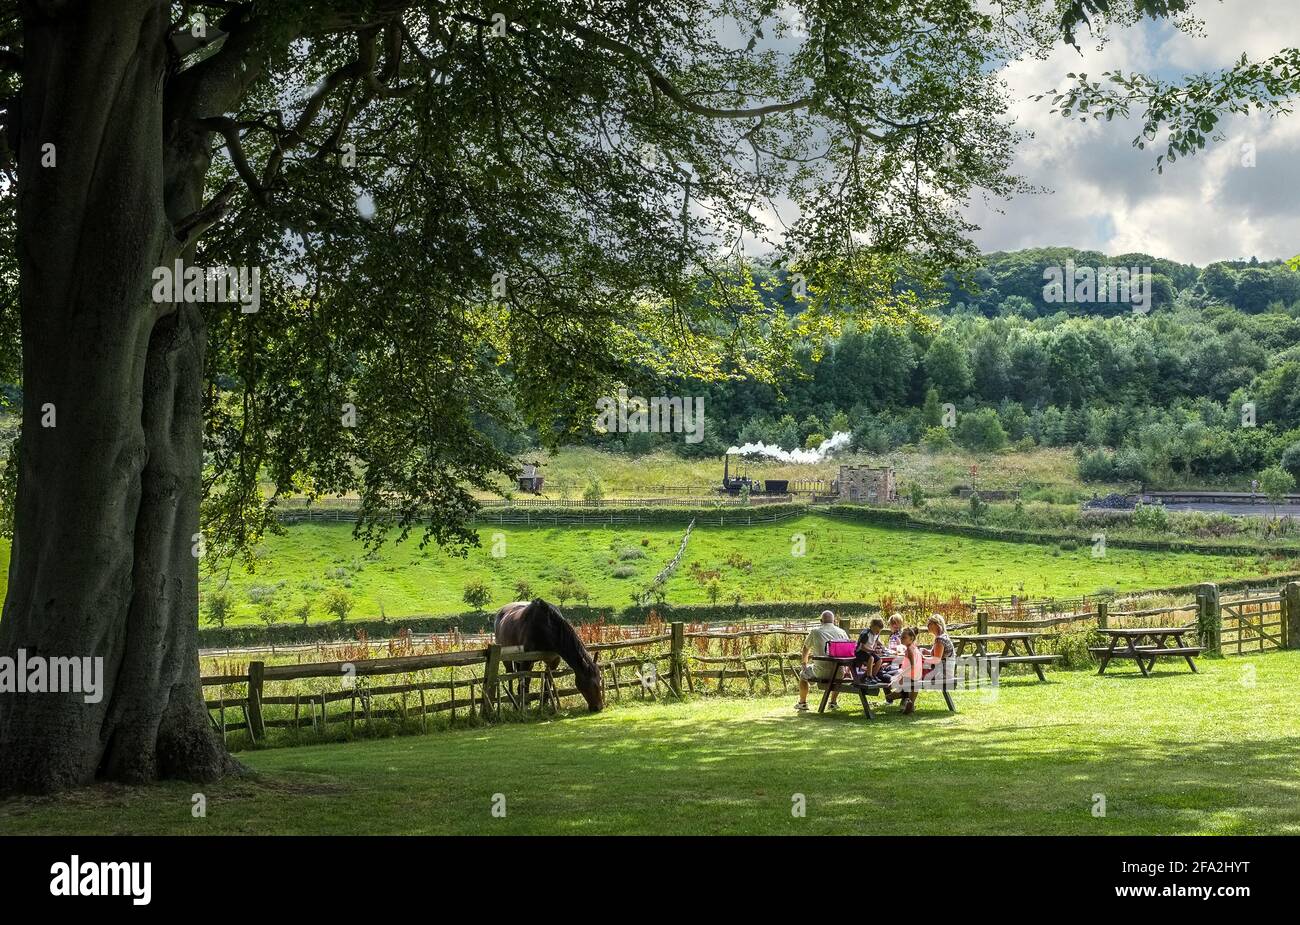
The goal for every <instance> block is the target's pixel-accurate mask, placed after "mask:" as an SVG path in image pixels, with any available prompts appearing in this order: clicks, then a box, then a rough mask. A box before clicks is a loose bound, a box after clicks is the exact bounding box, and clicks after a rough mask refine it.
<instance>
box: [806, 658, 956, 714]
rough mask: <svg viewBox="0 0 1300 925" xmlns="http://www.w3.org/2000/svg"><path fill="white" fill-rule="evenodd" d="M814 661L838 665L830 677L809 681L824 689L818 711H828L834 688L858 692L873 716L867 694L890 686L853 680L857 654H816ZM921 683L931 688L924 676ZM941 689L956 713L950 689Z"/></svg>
mask: <svg viewBox="0 0 1300 925" xmlns="http://www.w3.org/2000/svg"><path fill="white" fill-rule="evenodd" d="M879 657H880V659H881V660H882V661H886V662H890V661H895V660H897V659H899V658H901V656H898V655H893V654H889V653H886V654H885V655H882V656H879ZM813 661H815V662H831V663H832V664H834V665H835V666H836V668H835V669H834V671H835V673H834V674H832V675H831V676H830V677H829V678H824V679H823V678H818V679H816V680H814V681H811V682H809V683H811V684H816V685H817V686H818V687H820V688H822V689H823V693H822V700H821V703H819V704H818V705H817V712H818V713H824V712H826V702H827V701H828V700H830V696H831V691H832V690H838V691H841V692H843V691H852V692H853V693H855V694H857V695H858V699H859V700H860V701H862V712H863V713H865V714H866V717H867V719H871V718H872V715H871V704H870V703H868V702H867V694H878V693H880V692H881V691H883V690H884V689H885V688H887V687H888V686H889V685H888V684H873V683H870V682H862V681H855V680H853V666H854V664H856V663H857V657H856V656H847V657H845V658H835V657H833V656H830V655H814V656H813ZM842 669H847V670H848V672H849V677H848V678H843V677H842V673H843V672H842ZM920 685H921V686H920V688H919V690H928V689H931V688H926V687H925V679H924V678H922V679H921V681H920ZM940 690H942V691H943V699H944V701H945V702H946V703H947V704H948V709H949V710H951V711H952V712H953V713H956V712H957V705H956V704H954V703H953V702H952V694H951V693H949V690H948V687H947V685H943V686H941V687H940Z"/></svg>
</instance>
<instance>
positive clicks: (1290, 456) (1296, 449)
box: [1279, 440, 1300, 479]
mask: <svg viewBox="0 0 1300 925" xmlns="http://www.w3.org/2000/svg"><path fill="white" fill-rule="evenodd" d="M1279 465H1281V467H1282V468H1283V469H1285V470H1286V471H1287V472H1290V473H1291V474H1292V475H1293V476H1295V477H1296V478H1298V479H1300V440H1298V441H1296V442H1295V443H1293V444H1291V445H1290V446H1288V447H1287V448H1286V449H1285V450H1283V451H1282V458H1281V460H1280V461H1279Z"/></svg>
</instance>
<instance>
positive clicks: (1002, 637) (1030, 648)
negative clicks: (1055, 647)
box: [952, 633, 1060, 681]
mask: <svg viewBox="0 0 1300 925" xmlns="http://www.w3.org/2000/svg"><path fill="white" fill-rule="evenodd" d="M1039 635H1040V634H1038V633H976V634H972V635H967V636H954V637H953V638H952V644H953V648H954V649H955V650H956V653H957V657H958V658H961V657H962V656H963V655H964V654H965V653H964V652H963V650H964V649H965V648H966V647H967V646H968V645H969V646H973V647H974V648H975V652H974V655H975V657H976V658H978V659H983V660H987V661H989V662H991V663H996V664H997V666H998V668H1001V667H1002V666H1003V665H1033V666H1034V673H1035V674H1037V675H1038V680H1040V681H1046V680H1047V676H1046V675H1044V674H1043V666H1044V665H1050V664H1051V663H1052V662H1054V661H1056V660H1057V659H1058V658H1060V656H1059V655H1039V654H1038V653H1037V652H1035V651H1034V640H1035V639H1036V638H1038V637H1039ZM990 642H1000V643H1002V651H1001V652H996V653H990V652H989V643H990ZM1017 644H1019V645H1022V646H1024V649H1025V651H1024V652H1018V651H1016V645H1017Z"/></svg>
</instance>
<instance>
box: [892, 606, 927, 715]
mask: <svg viewBox="0 0 1300 925" xmlns="http://www.w3.org/2000/svg"><path fill="white" fill-rule="evenodd" d="M917 635H918V632H917V630H916V629H915V628H914V627H911V626H909V627H906V628H905V629H904V630H903V632H902V633H900V634H899V638H900V640H901V643H902V646H903V663H902V666H901V668H900V669H899V671H898V674H896V675H894V678H893V680H892V681H890V682H889V687H887V688H885V702H886V703H893V702H894V701H895V700H896V699H900V698H901V699H902V701H903V712H904V713H912V712H914V711H915V710H916V691H917V688H918V687H920V684H921V673H922V671H923V670H924V668H923V666H922V658H923V656H922V655H921V649H920V647H919V646H918V645H917V644H916V637H917Z"/></svg>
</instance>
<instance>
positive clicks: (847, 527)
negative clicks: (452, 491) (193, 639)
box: [203, 516, 1257, 622]
mask: <svg viewBox="0 0 1300 925" xmlns="http://www.w3.org/2000/svg"><path fill="white" fill-rule="evenodd" d="M681 535H682V528H681V527H677V526H644V527H628V528H586V527H554V528H549V527H510V526H505V527H485V528H483V529H482V530H481V531H480V536H481V538H482V541H483V545H482V546H481V547H480V548H478V549H474V550H471V551H470V553H469V555H468V556H467V557H466V558H463V559H462V558H459V557H456V556H452V555H449V554H447V553H445V552H443V551H440V550H437V549H429V550H426V551H424V552H421V551H420V550H419V549H417V548H416V544H415V543H410V542H408V543H404V544H402V545H399V546H394V545H385V546H384V547H383V548H382V549H381V550H380V552H379V553H378V554H377V555H376V556H374V557H373V558H368V557H367V556H366V554H365V551H364V549H362V547H361V546H360V545H359V544H357V543H355V542H354V541H353V540H352V538H351V528H350V527H349V526H348V525H346V524H304V525H299V526H295V527H291V528H289V530H288V532H287V534H286V535H285V536H273V537H268V539H267V540H266V543H265V546H264V547H263V548H262V550H260V554H259V561H258V565H257V568H256V571H255V572H254V573H252V574H249V573H248V572H246V571H244V569H243V568H242V567H241V566H234V567H232V568H231V569H230V570H229V572H228V573H226V574H224V575H221V576H208V577H206V578H205V579H204V584H203V591H204V592H210V591H211V590H212V589H213V588H215V587H217V586H218V584H219V583H220V582H222V581H224V582H225V585H226V587H227V589H228V590H229V591H230V592H231V593H232V596H233V598H234V600H235V602H236V604H237V613H236V616H235V620H234V621H233V622H248V621H252V620H255V619H256V616H255V614H256V607H255V605H254V603H253V602H252V601H253V598H255V597H257V596H258V595H261V594H264V593H266V592H267V590H268V589H272V590H273V591H274V594H275V602H276V609H277V610H278V611H280V612H285V613H289V612H292V610H293V608H294V607H295V606H299V605H304V604H305V605H307V606H308V607H310V608H311V610H310V613H311V619H313V620H324V619H327V618H328V617H327V615H326V614H325V613H324V612H323V610H322V609H321V607H320V605H319V599H320V595H321V593H322V592H323V591H324V590H325V589H326V588H328V587H331V586H340V587H345V588H347V589H348V592H349V593H350V594H351V595H352V596H353V598H354V599H355V601H356V611H355V616H358V617H374V616H378V615H379V614H380V613H381V610H382V612H383V613H384V614H385V615H387V616H389V617H396V616H404V615H411V614H427V613H450V612H457V611H463V610H466V609H468V608H467V606H466V605H465V604H464V603H463V602H462V601H461V593H462V591H463V589H464V587H465V585H466V584H467V583H468V582H470V581H471V580H474V579H482V580H483V581H484V582H485V583H486V584H487V586H488V587H489V588H490V589H491V591H492V603H491V605H490V606H491V607H493V608H495V607H497V606H500V605H501V604H503V603H506V602H508V601H511V600H514V599H515V598H516V592H515V585H516V583H517V582H518V581H521V580H524V581H527V582H528V583H529V584H530V585H531V587H532V591H533V593H534V594H541V595H545V596H554V595H553V589H554V586H555V585H556V583H557V581H558V579H559V578H560V577H561V575H563V574H564V573H566V572H567V573H568V574H569V575H571V576H572V577H573V578H574V579H575V580H576V581H577V582H578V583H580V584H581V585H582V586H583V587H585V588H586V589H587V591H588V592H589V593H590V595H591V597H590V601H591V603H592V604H595V605H606V606H618V607H622V606H626V605H628V604H629V603H631V595H632V594H633V592H640V591H643V590H644V589H645V587H646V586H647V585H648V584H649V582H650V581H651V579H653V577H654V576H655V574H656V573H657V572H658V571H659V570H660V568H662V567H663V565H664V564H665V563H666V562H667V561H668V560H669V559H671V558H672V556H673V554H674V553H675V552H676V550H677V546H678V544H679V542H680V541H681ZM800 550H802V555H800V554H798V553H799V552H800ZM1256 571H1257V566H1256V564H1255V562H1254V561H1253V560H1249V559H1242V558H1238V557H1229V556H1207V555H1199V554H1191V553H1156V552H1147V551H1138V550H1130V549H1120V548H1116V547H1111V548H1109V549H1108V550H1107V552H1106V557H1105V558H1093V556H1092V547H1091V546H1083V547H1080V548H1077V549H1074V550H1068V551H1062V550H1058V549H1056V548H1054V547H1050V546H1038V545H1033V544H1022V543H1005V542H1000V541H992V540H983V539H972V538H964V537H955V536H948V535H944V534H938V533H929V532H922V531H910V530H896V529H889V528H883V527H875V526H868V525H864V524H855V523H848V522H845V521H840V520H832V519H829V518H826V517H821V516H806V517H802V518H798V519H792V520H787V521H783V522H781V523H777V524H771V525H764V526H750V527H732V526H729V527H725V528H724V527H709V526H698V527H696V529H695V531H694V532H693V533H692V535H691V540H690V543H689V544H688V546H687V551H686V555H685V557H684V558H683V560H682V564H681V566H680V567H679V568H678V571H677V573H676V574H675V575H674V576H673V578H672V579H671V580H670V581H669V583H668V600H669V601H670V602H672V603H703V602H705V601H707V600H708V599H709V597H708V587H709V584H710V583H711V582H712V581H715V580H716V581H717V583H718V588H719V600H720V601H722V602H729V601H731V600H732V599H733V597H734V595H735V594H741V595H742V597H743V600H744V601H745V602H747V603H753V602H762V601H772V600H793V601H799V600H877V599H878V598H879V597H881V596H882V595H884V594H890V593H894V594H901V593H903V592H909V593H913V594H915V593H918V592H935V593H939V594H944V595H947V594H957V595H960V596H962V597H969V596H971V595H973V594H978V595H981V596H996V595H1000V594H1011V593H1014V594H1024V595H1031V596H1036V597H1037V596H1050V595H1058V596H1067V595H1073V594H1079V593H1085V592H1094V591H1097V590H1098V589H1100V588H1114V589H1116V590H1119V591H1124V590H1131V589H1137V588H1150V587H1163V586H1168V585H1172V584H1184V583H1191V582H1196V581H1211V580H1217V579H1224V578H1230V577H1242V576H1245V575H1250V574H1254V573H1255V572H1256Z"/></svg>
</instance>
